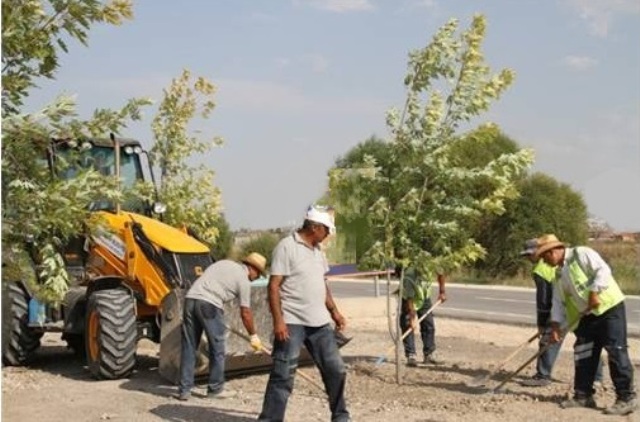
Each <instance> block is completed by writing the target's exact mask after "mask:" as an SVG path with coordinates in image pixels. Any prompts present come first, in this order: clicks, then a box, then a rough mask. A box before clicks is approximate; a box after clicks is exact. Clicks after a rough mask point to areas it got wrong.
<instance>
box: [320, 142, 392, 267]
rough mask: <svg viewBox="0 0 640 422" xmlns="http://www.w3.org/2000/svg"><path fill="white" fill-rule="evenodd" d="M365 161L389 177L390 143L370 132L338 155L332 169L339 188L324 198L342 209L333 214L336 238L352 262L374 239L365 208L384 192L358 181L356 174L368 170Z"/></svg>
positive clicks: (359, 256)
mask: <svg viewBox="0 0 640 422" xmlns="http://www.w3.org/2000/svg"><path fill="white" fill-rule="evenodd" d="M369 163H375V164H374V165H375V166H376V168H377V169H379V170H378V171H379V172H380V174H384V175H386V177H387V178H391V177H393V168H392V166H391V164H392V161H391V146H390V144H389V143H388V142H386V141H384V140H383V139H380V138H377V137H375V136H372V137H370V138H369V139H367V140H365V141H364V142H361V143H360V144H358V145H356V146H355V147H354V148H352V149H351V150H350V151H349V152H347V154H345V155H344V156H343V157H339V158H338V159H337V160H336V164H335V166H334V167H333V169H332V172H334V173H336V172H342V177H341V188H340V189H334V190H332V191H331V194H330V197H329V198H327V199H326V202H328V203H334V202H335V203H338V204H340V207H341V210H342V212H340V213H338V214H336V224H337V226H338V227H340V230H339V231H338V233H337V236H338V241H339V243H340V242H341V246H342V247H343V248H344V249H346V251H345V252H350V254H348V255H350V256H352V257H354V258H355V262H360V259H361V258H362V256H363V255H364V253H365V252H366V251H368V250H369V248H370V247H371V245H373V242H374V237H373V234H372V231H371V226H370V222H369V219H368V218H367V208H368V207H369V206H370V205H371V204H372V203H373V202H374V201H375V199H376V198H378V197H379V196H380V195H383V194H384V193H385V192H379V191H376V190H375V186H368V185H365V184H363V183H362V179H361V178H360V174H361V173H362V172H364V173H366V172H367V171H368V165H369Z"/></svg>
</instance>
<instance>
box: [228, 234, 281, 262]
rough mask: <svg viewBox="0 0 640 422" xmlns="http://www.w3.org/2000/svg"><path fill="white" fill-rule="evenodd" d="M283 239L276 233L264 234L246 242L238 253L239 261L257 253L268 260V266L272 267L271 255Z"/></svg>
mask: <svg viewBox="0 0 640 422" xmlns="http://www.w3.org/2000/svg"><path fill="white" fill-rule="evenodd" d="M280 239H281V237H280V236H278V235H277V234H275V233H271V232H263V233H260V234H257V235H255V236H254V237H252V238H251V239H249V240H247V241H246V242H244V243H243V244H242V245H241V246H240V247H239V248H238V251H237V253H236V255H237V256H236V258H237V259H242V258H243V257H245V256H247V254H249V253H251V252H257V253H259V254H261V255H263V256H264V257H265V258H267V266H270V265H271V253H272V252H273V249H274V248H275V247H276V245H277V244H278V242H279V241H280Z"/></svg>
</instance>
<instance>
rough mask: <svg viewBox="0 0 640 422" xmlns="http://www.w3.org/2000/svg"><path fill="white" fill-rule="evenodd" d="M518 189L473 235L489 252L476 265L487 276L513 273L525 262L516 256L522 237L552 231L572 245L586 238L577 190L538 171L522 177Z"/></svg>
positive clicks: (584, 209)
mask: <svg viewBox="0 0 640 422" xmlns="http://www.w3.org/2000/svg"><path fill="white" fill-rule="evenodd" d="M518 189H519V190H520V192H521V195H520V196H519V197H518V198H516V199H514V200H511V201H508V202H507V203H506V210H505V212H504V213H503V214H502V215H500V216H496V217H494V218H492V219H490V220H489V221H488V223H487V224H486V225H485V226H484V227H482V228H481V229H480V230H479V233H478V235H477V237H478V240H479V241H480V242H481V243H482V244H483V245H484V246H485V247H486V248H487V250H488V251H489V253H488V254H487V256H486V257H485V259H484V260H482V261H478V262H477V263H476V268H477V269H479V270H481V271H482V272H483V273H484V274H486V275H488V276H491V277H500V276H513V275H516V274H517V273H518V271H519V270H521V269H522V268H523V266H524V265H526V262H524V260H523V259H522V258H520V257H519V256H518V252H519V251H520V250H521V249H522V245H523V243H524V241H525V240H526V239H530V238H532V237H537V236H541V235H543V234H545V233H554V234H556V235H557V236H558V237H559V238H560V239H562V240H563V241H564V242H568V243H570V244H574V245H582V244H585V242H586V241H587V236H588V223H587V221H588V214H587V206H586V204H585V202H584V199H583V198H582V195H581V194H580V193H578V192H576V191H574V190H573V189H572V188H571V187H570V186H569V185H567V184H565V183H560V182H558V181H556V180H555V179H553V178H552V177H550V176H547V175H545V174H542V173H535V174H533V175H532V176H530V177H527V178H524V179H522V180H521V181H520V182H519V183H518ZM567 210H571V212H567Z"/></svg>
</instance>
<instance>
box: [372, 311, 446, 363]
mask: <svg viewBox="0 0 640 422" xmlns="http://www.w3.org/2000/svg"><path fill="white" fill-rule="evenodd" d="M441 304H442V300H441V299H438V300H436V302H435V303H434V304H433V305H432V306H431V307H430V308H429V309H428V310H427V312H425V313H424V315H422V316H421V317H420V319H418V324H420V323H421V322H422V320H423V319H425V318H426V317H427V315H429V314H430V313H431V312H433V310H434V309H436V308H437V307H438V306H439V305H441ZM412 332H413V327H409V328H408V329H407V331H405V332H404V333H402V337H400V341H402V340H404V339H405V338H406V337H407V336H408V335H409V333H412ZM395 348H396V346H395V345H393V346H391V347H390V348H389V349H388V350H387V351H386V352H385V353H384V354H383V355H380V356H378V358H377V359H376V362H375V365H376V366H379V365H381V364H382V362H384V361H385V360H386V359H387V355H388V354H389V353H391V352H393V351H394V350H395Z"/></svg>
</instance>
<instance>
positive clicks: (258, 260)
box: [242, 252, 267, 275]
mask: <svg viewBox="0 0 640 422" xmlns="http://www.w3.org/2000/svg"><path fill="white" fill-rule="evenodd" d="M242 262H244V263H245V264H247V265H251V266H252V267H253V268H255V269H256V270H258V271H259V272H260V274H262V275H265V273H266V271H267V258H265V257H264V256H262V255H260V254H259V253H257V252H251V253H250V254H249V255H247V256H246V257H245V258H244V259H243V260H242Z"/></svg>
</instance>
